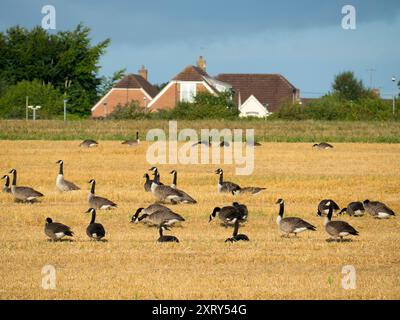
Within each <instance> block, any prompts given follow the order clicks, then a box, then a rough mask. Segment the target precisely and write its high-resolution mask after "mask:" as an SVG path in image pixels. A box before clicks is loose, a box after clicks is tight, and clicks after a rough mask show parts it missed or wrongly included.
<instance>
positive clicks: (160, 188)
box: [151, 170, 197, 204]
mask: <svg viewBox="0 0 400 320" xmlns="http://www.w3.org/2000/svg"><path fill="white" fill-rule="evenodd" d="M154 175H155V176H154V180H153V183H152V184H151V192H152V193H153V195H154V196H155V197H156V198H157V199H158V200H159V201H167V202H170V203H172V204H177V203H190V204H194V203H197V201H196V200H194V199H193V198H192V197H191V196H189V195H188V194H187V193H186V192H184V191H182V190H179V189H174V188H171V187H170V186H164V185H161V184H160V183H159V179H160V176H159V174H158V171H157V170H156V171H154Z"/></svg>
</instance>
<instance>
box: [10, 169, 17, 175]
mask: <svg viewBox="0 0 400 320" xmlns="http://www.w3.org/2000/svg"><path fill="white" fill-rule="evenodd" d="M9 173H12V174H14V173H17V170H16V169H11V170H10V172H9Z"/></svg>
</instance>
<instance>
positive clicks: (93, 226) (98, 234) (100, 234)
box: [85, 208, 106, 240]
mask: <svg viewBox="0 0 400 320" xmlns="http://www.w3.org/2000/svg"><path fill="white" fill-rule="evenodd" d="M85 213H91V214H92V218H91V220H90V223H89V225H88V226H87V228H86V234H87V235H88V237H89V238H90V239H94V240H101V239H102V238H104V237H105V235H106V230H105V229H104V227H103V225H102V224H100V223H96V209H95V208H89V209H88V211H86V212H85Z"/></svg>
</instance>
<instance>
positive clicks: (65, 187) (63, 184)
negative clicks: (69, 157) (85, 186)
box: [56, 160, 80, 192]
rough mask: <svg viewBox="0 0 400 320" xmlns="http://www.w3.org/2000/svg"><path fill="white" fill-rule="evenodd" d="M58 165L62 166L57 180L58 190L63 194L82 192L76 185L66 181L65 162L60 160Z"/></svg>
mask: <svg viewBox="0 0 400 320" xmlns="http://www.w3.org/2000/svg"><path fill="white" fill-rule="evenodd" d="M56 163H57V164H59V165H60V169H59V172H58V176H57V179H56V187H57V189H58V190H60V191H61V192H66V191H74V190H80V188H79V187H78V186H77V185H76V184H74V183H72V182H70V181H67V180H65V179H64V161H62V160H58V161H57V162H56Z"/></svg>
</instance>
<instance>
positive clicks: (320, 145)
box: [313, 142, 333, 150]
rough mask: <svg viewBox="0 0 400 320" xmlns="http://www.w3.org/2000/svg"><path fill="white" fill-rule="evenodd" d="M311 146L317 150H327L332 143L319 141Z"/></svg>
mask: <svg viewBox="0 0 400 320" xmlns="http://www.w3.org/2000/svg"><path fill="white" fill-rule="evenodd" d="M313 148H315V149H318V150H327V149H332V148H333V145H331V144H329V143H326V142H320V143H315V144H314V145H313Z"/></svg>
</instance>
